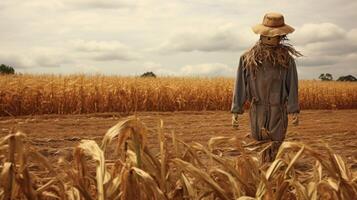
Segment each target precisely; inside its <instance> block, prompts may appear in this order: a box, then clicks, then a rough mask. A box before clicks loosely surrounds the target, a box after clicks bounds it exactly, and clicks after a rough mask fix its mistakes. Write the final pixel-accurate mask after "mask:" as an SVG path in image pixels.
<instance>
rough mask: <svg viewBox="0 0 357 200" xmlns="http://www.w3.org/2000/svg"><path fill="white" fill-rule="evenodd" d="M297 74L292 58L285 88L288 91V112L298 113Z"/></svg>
mask: <svg viewBox="0 0 357 200" xmlns="http://www.w3.org/2000/svg"><path fill="white" fill-rule="evenodd" d="M298 83H299V80H298V74H297V70H296V64H295V61H294V59H293V58H292V59H291V61H290V65H289V68H288V73H287V77H286V90H287V93H288V99H287V111H288V113H289V114H290V113H299V112H300V106H299V86H298Z"/></svg>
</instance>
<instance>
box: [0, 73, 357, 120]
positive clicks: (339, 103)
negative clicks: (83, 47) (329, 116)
mask: <svg viewBox="0 0 357 200" xmlns="http://www.w3.org/2000/svg"><path fill="white" fill-rule="evenodd" d="M233 84H234V79H233V78H197V77H191V78H190V77H188V78H175V77H162V78H156V79H155V78H135V77H118V76H101V75H96V76H86V75H68V76H61V75H14V76H0V116H19V115H40V114H85V113H96V112H124V113H130V112H134V111H183V110H185V111H187V110H190V111H202V110H229V109H230V106H231V100H232V90H233ZM299 90H300V94H299V95H300V104H301V108H302V109H356V108H357V84H356V83H346V82H335V81H333V82H321V81H300V89H299Z"/></svg>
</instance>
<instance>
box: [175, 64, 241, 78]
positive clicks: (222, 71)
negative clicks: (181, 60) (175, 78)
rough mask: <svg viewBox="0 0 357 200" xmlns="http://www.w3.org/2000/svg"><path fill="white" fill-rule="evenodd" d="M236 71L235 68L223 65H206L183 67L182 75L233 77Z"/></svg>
mask: <svg viewBox="0 0 357 200" xmlns="http://www.w3.org/2000/svg"><path fill="white" fill-rule="evenodd" d="M234 71H235V70H234V68H232V67H228V66H227V65H225V64H222V63H205V64H198V65H186V66H183V67H182V68H181V69H180V74H182V75H194V76H232V74H234Z"/></svg>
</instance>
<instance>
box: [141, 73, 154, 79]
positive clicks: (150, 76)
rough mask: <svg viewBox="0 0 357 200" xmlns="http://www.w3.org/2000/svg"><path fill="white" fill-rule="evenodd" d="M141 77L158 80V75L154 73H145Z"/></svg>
mask: <svg viewBox="0 0 357 200" xmlns="http://www.w3.org/2000/svg"><path fill="white" fill-rule="evenodd" d="M140 77H143V78H147V77H149V78H156V75H155V74H154V72H145V73H143V74H142V75H141V76H140Z"/></svg>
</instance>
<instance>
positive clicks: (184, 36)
mask: <svg viewBox="0 0 357 200" xmlns="http://www.w3.org/2000/svg"><path fill="white" fill-rule="evenodd" d="M238 27H239V26H237V25H235V26H234V25H233V24H226V25H223V26H219V27H218V28H207V30H199V31H197V30H195V31H192V30H191V31H186V32H181V33H177V34H175V35H174V36H173V37H171V38H170V39H169V40H168V41H166V42H164V43H163V44H161V46H160V47H159V50H160V51H161V52H192V51H203V52H215V51H237V50H242V49H245V48H247V47H248V45H249V44H250V43H251V42H252V41H253V40H254V38H253V37H250V36H249V35H250V34H246V33H244V32H239V31H238V30H239V28H238Z"/></svg>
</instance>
